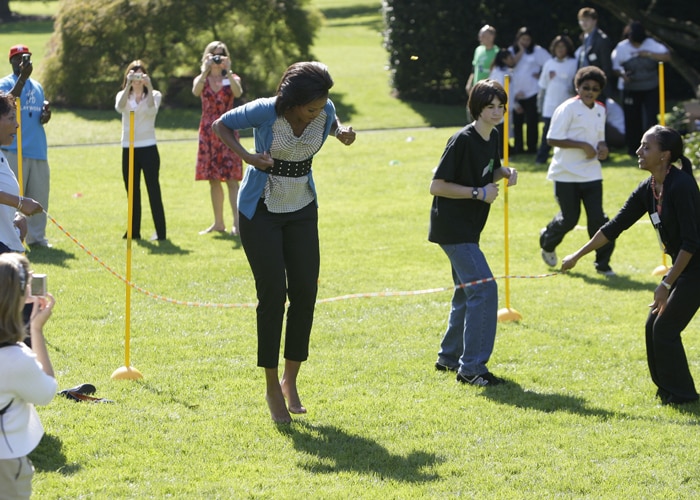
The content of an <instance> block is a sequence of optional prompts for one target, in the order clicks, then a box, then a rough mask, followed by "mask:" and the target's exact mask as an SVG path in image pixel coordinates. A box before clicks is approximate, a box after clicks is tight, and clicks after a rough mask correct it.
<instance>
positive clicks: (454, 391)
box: [0, 0, 700, 499]
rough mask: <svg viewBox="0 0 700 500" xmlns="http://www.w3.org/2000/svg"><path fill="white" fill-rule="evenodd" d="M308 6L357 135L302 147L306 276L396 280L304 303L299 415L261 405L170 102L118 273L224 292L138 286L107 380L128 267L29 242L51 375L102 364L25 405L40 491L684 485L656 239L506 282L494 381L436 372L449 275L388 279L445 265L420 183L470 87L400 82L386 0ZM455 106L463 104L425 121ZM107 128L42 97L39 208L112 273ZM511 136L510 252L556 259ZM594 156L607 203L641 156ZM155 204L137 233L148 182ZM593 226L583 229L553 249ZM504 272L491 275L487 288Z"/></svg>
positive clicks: (497, 233)
mask: <svg viewBox="0 0 700 500" xmlns="http://www.w3.org/2000/svg"><path fill="white" fill-rule="evenodd" d="M316 4H317V5H319V6H320V7H321V8H323V9H324V12H325V13H326V14H327V18H328V19H327V23H326V25H325V26H324V29H323V30H322V32H321V33H320V36H319V39H318V41H317V46H316V48H315V49H314V50H315V53H316V54H317V55H318V57H319V59H321V60H324V61H326V62H328V64H329V66H330V68H331V71H332V74H333V76H334V78H335V80H336V86H335V87H334V92H336V94H334V96H333V97H334V99H336V100H338V101H339V102H340V103H342V106H339V108H340V109H341V110H343V111H344V112H345V114H344V115H343V118H344V119H345V121H346V122H347V123H348V124H352V125H354V126H356V127H357V129H358V133H359V135H358V140H357V142H356V144H355V145H353V146H352V147H350V148H347V147H344V146H342V145H341V144H340V143H338V142H337V141H333V140H331V141H329V143H328V144H327V145H326V146H325V147H324V149H323V150H322V151H321V152H320V153H319V155H318V156H317V159H316V160H315V162H314V170H315V179H316V182H317V187H318V192H319V216H320V220H319V225H320V232H321V259H322V260H321V276H320V291H319V298H320V299H326V298H334V297H338V296H342V295H346V294H368V293H375V292H383V293H386V294H387V295H389V296H385V297H373V298H369V297H367V298H354V299H349V300H342V301H337V302H328V303H321V304H319V305H318V306H317V309H316V311H317V312H316V318H315V324H314V330H313V334H312V337H311V356H310V358H309V361H308V362H307V363H305V364H304V366H303V368H302V372H301V379H300V393H301V396H302V400H303V402H304V404H305V405H306V406H307V407H308V409H309V413H308V414H307V415H305V416H300V417H297V418H296V419H295V422H294V423H293V424H292V425H290V426H281V427H278V426H275V425H274V424H272V422H271V421H270V418H269V414H268V411H267V407H266V405H265V402H264V399H263V394H264V382H263V373H262V371H261V370H260V369H259V368H256V367H255V349H256V339H255V311H254V309H252V308H250V307H247V305H249V304H250V303H252V302H254V301H255V292H254V283H253V279H252V276H251V273H250V270H249V268H248V265H247V262H246V259H245V256H244V253H243V250H242V248H241V247H240V244H239V241H238V240H237V239H235V238H231V237H223V236H199V235H198V234H197V232H198V231H199V230H200V229H203V228H205V227H207V226H208V225H209V224H210V223H211V218H212V214H211V208H210V205H209V193H208V187H207V185H206V184H204V183H197V182H194V162H195V156H196V141H195V138H196V125H197V120H198V114H197V113H196V112H189V111H186V112H179V111H173V110H163V111H162V112H161V113H160V116H159V122H158V123H159V129H158V136H159V139H160V144H159V149H160V153H161V157H162V167H161V186H162V188H163V198H164V205H165V211H166V216H167V221H168V235H169V240H168V241H166V242H155V243H150V242H147V241H141V242H134V243H133V245H132V258H133V263H132V281H133V282H134V283H135V284H136V285H138V286H140V287H143V288H144V289H145V290H147V291H148V292H149V293H151V294H155V295H159V296H162V297H166V298H168V299H172V300H177V301H184V302H195V303H200V304H204V305H206V304H220V305H222V307H206V306H204V305H201V306H199V307H197V306H194V305H187V306H186V305H176V304H173V303H169V302H167V301H165V300H161V299H158V298H153V297H150V296H147V295H145V294H143V293H139V292H137V291H136V290H133V291H132V292H131V306H130V314H131V322H130V324H129V332H130V335H131V349H130V361H131V365H132V366H133V367H135V368H137V369H138V370H140V371H141V372H142V373H143V376H144V378H143V379H141V380H138V381H124V380H113V379H112V378H111V374H112V372H113V371H114V370H116V369H117V368H119V367H121V366H123V365H124V364H125V351H124V339H125V332H126V330H127V326H126V322H125V314H126V310H127V309H126V304H125V302H126V286H125V285H124V283H123V282H121V281H120V280H119V279H118V278H117V277H115V276H114V274H112V273H110V272H109V271H108V270H106V269H105V268H104V267H103V266H101V265H100V264H99V263H98V262H96V261H95V260H94V259H93V258H92V257H90V256H89V255H88V254H87V253H86V252H85V251H83V250H82V249H81V248H80V247H79V246H78V245H76V244H75V243H74V242H73V241H72V240H71V239H69V238H68V237H67V236H66V235H65V234H64V233H62V232H61V231H60V230H59V228H58V227H57V226H55V225H53V224H51V225H50V227H49V238H50V239H51V241H52V242H53V244H54V247H53V248H52V249H48V250H47V249H39V250H34V251H32V252H30V253H29V258H30V260H31V261H32V263H33V267H34V269H35V271H37V272H44V273H47V274H48V277H49V289H50V291H51V292H52V293H53V294H54V295H55V296H56V298H57V305H56V309H55V311H54V316H53V318H52V319H51V321H50V323H49V324H48V325H47V327H46V336H47V338H48V341H49V343H50V346H49V352H50V354H51V357H52V361H53V364H54V367H55V369H56V372H57V378H58V381H59V386H60V388H62V389H63V388H68V387H72V386H74V385H77V384H80V383H84V382H90V383H93V384H94V385H96V386H97V389H98V392H97V396H100V397H105V398H109V399H111V400H113V401H114V403H113V404H89V403H74V402H72V401H68V400H66V399H64V398H61V397H57V398H56V399H55V400H54V401H53V402H52V403H51V404H49V405H48V406H46V407H42V408H40V409H39V412H40V415H41V418H42V421H43V424H44V426H45V429H46V435H45V437H44V439H43V440H42V443H41V444H40V445H39V447H38V448H37V449H36V450H35V451H34V452H33V453H32V455H31V457H32V460H33V461H34V464H35V467H36V469H37V475H36V477H35V482H34V489H35V496H36V498H41V499H44V498H46V499H54V498H56V499H58V498H100V499H101V498H165V497H172V498H221V499H228V498H303V497H307V498H396V499H399V498H400V499H404V498H423V497H426V498H444V497H458V496H460V497H466V498H554V497H563V498H610V499H617V498H696V497H697V496H698V494H700V480H699V479H698V472H699V471H700V459H699V454H698V451H697V450H698V448H699V447H700V437H699V436H698V434H697V433H696V429H697V426H698V424H700V419H699V418H698V417H699V415H700V404H694V405H689V406H686V407H682V408H673V407H665V406H661V405H660V404H659V403H658V401H657V400H655V399H654V392H655V390H654V387H653V385H652V383H651V381H650V378H649V374H648V369H647V366H646V357H645V351H644V331H643V325H644V320H645V318H646V314H647V312H648V307H647V305H648V304H649V303H650V302H651V300H652V293H653V289H654V287H655V285H656V284H657V283H658V281H659V279H660V278H659V277H655V276H652V275H651V271H652V269H654V268H655V267H656V266H657V265H659V264H660V263H661V254H660V251H659V249H658V244H657V242H656V237H655V235H654V232H653V230H652V228H651V227H650V225H649V224H648V223H647V222H646V221H643V222H640V223H639V224H637V225H635V226H634V227H633V228H631V229H630V230H629V231H628V232H627V233H625V234H624V235H623V236H622V238H621V239H620V240H619V241H618V245H617V248H616V251H615V254H614V255H613V261H612V265H613V267H614V269H615V271H617V272H618V274H619V276H618V277H616V278H612V279H606V278H603V277H601V276H599V275H597V274H596V273H595V271H594V269H593V263H592V258H591V257H587V258H586V259H584V260H583V261H581V262H580V263H579V265H578V266H577V268H576V269H575V270H574V271H573V272H571V273H568V274H567V275H556V276H551V277H542V278H518V279H512V280H510V290H511V294H510V303H511V307H512V308H514V309H516V310H518V311H519V312H520V313H521V314H522V317H523V318H522V320H521V321H519V322H506V323H501V324H499V332H498V335H497V339H496V348H495V351H494V355H493V357H492V360H491V361H490V363H489V366H490V368H491V369H492V370H493V371H494V373H496V374H497V375H499V376H502V377H505V378H506V379H508V381H509V383H508V384H507V385H505V386H499V387H493V388H490V389H478V388H471V387H464V386H462V385H459V384H457V383H456V382H455V380H454V378H453V377H452V376H449V375H446V374H442V373H437V372H435V371H434V369H433V366H432V364H433V362H434V361H435V358H436V353H437V349H438V346H439V342H440V339H441V336H442V333H443V331H444V328H445V326H446V318H447V314H448V310H449V300H450V296H451V293H450V291H442V292H436V293H430V294H421V295H401V296H397V294H392V293H393V292H403V291H420V290H427V289H432V288H449V286H450V282H451V280H450V272H449V263H448V260H447V258H446V257H445V256H444V255H443V254H442V252H441V251H440V250H439V248H438V247H437V246H436V245H433V244H430V243H429V242H428V241H427V229H428V215H429V214H428V212H429V206H430V201H431V198H430V196H429V194H428V185H429V183H430V179H431V175H432V174H431V170H432V169H433V167H434V166H435V165H436V163H437V161H438V160H439V158H440V155H441V153H442V150H443V147H444V145H445V142H446V141H447V139H448V138H449V136H450V135H451V134H452V133H453V132H454V131H456V130H457V128H458V127H459V126H460V125H461V123H459V121H460V120H461V117H462V116H463V109H451V110H447V109H441V108H430V109H428V107H426V111H421V109H420V108H419V107H416V106H411V105H407V104H404V103H400V102H398V101H395V100H394V99H393V98H391V96H390V95H389V91H388V86H387V84H386V82H387V74H386V72H385V71H384V70H383V64H384V60H385V54H384V53H383V49H382V48H381V37H380V36H379V34H378V31H379V30H380V17H379V10H378V9H379V2H376V1H372V2H370V1H367V0H335V1H334V0H317V1H316ZM1 41H3V39H2V38H0V42H1ZM351 56H353V57H351ZM355 58H356V59H357V60H355ZM443 112H444V113H443ZM449 113H452V114H453V116H454V117H455V121H454V122H451V121H449V120H448V119H447V118H445V120H446V121H445V122H444V123H443V125H445V126H442V127H439V128H433V127H430V125H434V124H435V122H434V118H431V117H434V116H442V115H444V116H447V115H448V114H449ZM345 117H347V118H345ZM457 117H459V118H457ZM119 127H120V125H119V115H117V114H116V113H104V114H103V115H101V114H98V113H94V114H91V113H88V112H84V111H76V110H57V111H56V112H55V116H54V119H53V120H52V121H51V123H50V124H49V125H48V134H49V141H50V143H51V144H52V147H51V150H50V162H51V167H52V191H51V206H50V209H49V213H50V214H51V215H52V216H53V217H54V218H55V219H56V220H57V221H58V223H60V224H61V225H62V226H63V227H64V228H65V230H67V231H68V232H70V233H71V234H72V235H73V237H74V238H76V239H77V240H78V241H79V242H80V243H81V244H82V245H84V247H85V248H87V249H89V251H90V252H91V253H93V254H94V255H95V256H97V257H98V258H99V259H101V260H102V261H103V262H104V263H105V265H106V266H108V267H109V268H110V269H111V270H112V271H113V272H114V273H116V274H119V275H123V274H124V273H125V267H126V253H127V252H126V243H125V241H124V240H123V239H122V238H121V236H122V234H123V232H124V229H125V226H126V217H127V207H126V196H125V193H124V188H123V184H122V180H121V173H120V154H121V151H120V147H119V145H118V143H117V141H118V138H119V130H120V129H119ZM403 127H407V128H403ZM247 141H249V139H248V140H247ZM75 144H79V146H75ZM91 144H94V145H91ZM248 144H250V142H248ZM512 160H513V161H512V162H511V163H512V165H513V166H515V167H517V168H518V169H519V171H520V180H519V183H518V186H516V187H514V188H512V189H509V193H508V194H509V204H508V221H509V229H510V230H509V236H510V238H509V245H508V248H509V252H510V261H509V264H510V273H511V274H512V275H525V276H536V275H541V274H544V273H548V272H550V271H551V270H550V269H549V268H547V267H546V266H545V265H544V263H543V262H542V260H541V258H540V256H539V247H538V236H537V235H538V231H539V229H540V228H541V227H542V226H543V225H545V224H546V223H547V222H548V221H549V220H550V218H551V217H552V216H553V215H554V213H555V212H556V203H555V200H554V197H553V193H552V185H551V183H549V182H547V181H546V180H545V172H544V170H543V169H541V168H537V167H536V166H535V165H534V164H533V163H532V162H530V161H529V160H530V159H529V158H528V159H527V161H525V160H526V159H524V158H518V157H516V158H514V159H512ZM604 176H605V207H606V209H607V211H608V213H609V215H613V214H614V213H615V212H616V210H617V209H618V208H619V207H620V206H621V204H622V203H623V202H624V200H625V199H626V197H627V195H628V194H629V192H631V191H632V189H633V188H634V187H635V186H636V185H637V184H638V182H639V181H641V180H642V179H643V178H644V177H645V176H644V173H642V172H640V171H638V169H637V168H636V165H635V164H634V163H633V162H632V161H631V160H630V159H628V158H627V157H625V156H623V155H617V156H615V157H614V158H613V160H612V161H609V162H607V163H606V164H605V167H604ZM144 202H145V200H144ZM143 212H144V213H143V223H142V225H143V229H142V234H143V235H144V236H146V237H147V236H148V235H150V234H151V231H152V230H153V225H152V220H151V217H150V212H149V210H148V207H147V205H145V206H144V210H143ZM227 220H228V221H229V224H230V216H228V219H227ZM581 224H584V225H585V220H584V219H583V218H582V220H581ZM503 226H504V204H503V197H501V198H499V200H497V201H496V202H495V203H494V205H493V208H492V212H491V216H490V219H489V222H488V224H487V227H486V229H485V231H484V234H483V237H482V242H481V245H482V248H483V250H484V252H485V253H486V255H487V257H488V259H489V262H490V264H491V267H492V269H493V272H494V273H495V274H496V275H497V276H501V275H503V274H504V269H505V258H504V249H505V248H504V246H505V243H504V230H503ZM586 239H587V235H586V234H585V230H580V229H577V230H575V231H573V232H572V233H571V234H570V235H568V236H567V238H566V240H565V241H564V243H563V244H562V245H561V247H560V248H559V249H558V252H559V254H560V257H562V256H564V255H565V254H566V253H568V252H570V251H573V250H575V249H576V248H578V246H580V245H581V244H582V243H583V242H585V241H586ZM504 289H505V282H504V281H503V280H502V279H499V294H500V307H504V303H505V296H504ZM223 306H229V307H223ZM236 306H240V307H236ZM698 333H700V322H699V320H698V319H697V318H696V319H694V320H693V321H692V323H691V324H690V325H689V326H688V328H687V329H686V333H685V336H684V339H685V345H686V350H687V353H688V358H689V361H690V365H691V371H693V372H694V373H696V374H699V373H700V338H699V337H698Z"/></svg>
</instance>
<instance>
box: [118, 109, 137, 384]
mask: <svg viewBox="0 0 700 500" xmlns="http://www.w3.org/2000/svg"><path fill="white" fill-rule="evenodd" d="M127 191H128V199H129V208H128V211H127V225H126V281H127V283H126V312H125V314H124V318H125V332H124V366H122V367H121V368H117V369H116V370H115V371H114V373H112V378H113V379H122V380H123V379H128V380H135V379H139V378H143V375H141V372H139V371H138V370H137V369H136V368H133V367H132V366H131V365H130V363H129V361H130V360H129V352H130V344H131V285H130V283H131V236H132V233H131V225H132V221H133V216H134V112H133V111H131V112H130V113H129V176H128V181H127Z"/></svg>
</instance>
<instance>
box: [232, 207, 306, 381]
mask: <svg viewBox="0 0 700 500" xmlns="http://www.w3.org/2000/svg"><path fill="white" fill-rule="evenodd" d="M240 234H241V243H242V244H243V249H244V250H245V254H246V257H247V258H248V263H249V264H250V268H251V270H252V271H253V276H254V277H255V289H256V292H257V298H258V307H257V309H256V312H257V325H258V366H262V367H265V368H276V367H277V366H278V365H279V352H280V344H281V340H282V322H283V319H284V306H285V302H286V301H287V297H288V298H289V308H288V310H287V326H286V332H285V342H284V358H285V359H288V360H290V361H306V359H307V358H308V357H309V337H310V335H311V325H312V324H313V319H314V308H315V306H316V294H317V291H318V273H319V267H320V255H319V243H318V210H317V208H316V204H315V202H312V203H310V204H309V205H307V206H306V207H304V208H302V209H301V210H297V211H296V212H291V213H282V214H277V213H271V212H269V211H268V210H267V207H266V206H265V204H264V203H263V202H262V201H261V202H260V203H258V208H257V210H256V212H255V215H254V216H253V219H248V218H247V217H246V216H244V215H243V214H241V216H240Z"/></svg>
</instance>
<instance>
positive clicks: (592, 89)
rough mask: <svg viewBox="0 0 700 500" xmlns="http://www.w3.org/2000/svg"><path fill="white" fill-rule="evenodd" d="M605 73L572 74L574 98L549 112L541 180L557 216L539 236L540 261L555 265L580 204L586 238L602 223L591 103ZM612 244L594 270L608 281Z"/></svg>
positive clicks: (600, 109) (596, 117)
mask: <svg viewBox="0 0 700 500" xmlns="http://www.w3.org/2000/svg"><path fill="white" fill-rule="evenodd" d="M605 83H606V78H605V73H603V71H602V70H601V69H600V68H597V67H595V66H585V67H583V68H581V69H579V70H578V71H577V72H576V76H575V78H574V84H575V86H576V92H577V94H578V95H577V96H576V97H572V98H570V99H568V100H566V101H564V102H563V103H562V104H561V105H560V106H559V107H557V109H556V110H555V111H554V115H553V116H552V123H551V125H550V128H549V132H548V133H547V142H548V143H549V145H550V146H553V147H554V156H553V158H552V161H551V163H550V165H549V170H548V172H547V179H548V180H550V181H554V196H555V197H556V199H557V202H558V203H559V209H560V211H559V213H558V214H557V215H556V216H555V217H554V218H553V219H552V220H551V222H550V223H549V224H547V227H545V228H544V229H542V231H540V247H541V248H542V259H543V260H544V261H545V263H546V264H547V265H549V266H552V267H554V266H556V265H557V255H556V253H555V249H556V247H557V245H559V243H561V242H562V240H563V239H564V236H566V234H567V233H568V232H569V231H571V230H572V229H573V228H574V227H575V226H576V224H577V223H578V220H579V217H580V215H581V203H583V206H584V208H585V210H586V218H587V219H588V234H589V236H590V237H593V235H594V234H595V233H596V231H598V229H600V227H601V226H602V225H603V224H605V223H606V222H607V221H608V217H607V215H605V212H604V211H603V171H602V167H601V164H600V160H604V159H606V158H607V157H608V146H607V144H606V143H605V106H604V105H603V104H602V103H601V102H598V101H597V100H596V99H597V98H598V96H599V95H600V93H601V92H602V90H603V87H605ZM613 249H614V242H612V241H611V242H610V243H608V244H607V245H605V246H604V247H602V248H600V249H598V250H597V251H596V259H595V267H596V270H597V271H598V272H599V273H600V274H603V275H605V276H614V275H615V273H614V272H613V270H612V269H611V268H610V256H611V255H612V252H613Z"/></svg>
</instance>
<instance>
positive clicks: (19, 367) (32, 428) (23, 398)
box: [0, 342, 57, 460]
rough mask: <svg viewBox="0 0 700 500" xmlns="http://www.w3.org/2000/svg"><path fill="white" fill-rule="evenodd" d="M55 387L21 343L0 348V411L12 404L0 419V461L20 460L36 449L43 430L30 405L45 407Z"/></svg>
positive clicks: (52, 380) (54, 381)
mask: <svg viewBox="0 0 700 500" xmlns="http://www.w3.org/2000/svg"><path fill="white" fill-rule="evenodd" d="M56 387H57V384H56V379H55V378H53V377H50V376H48V375H47V374H46V373H44V370H43V369H42V367H41V363H39V361H37V359H36V354H34V352H33V351H32V350H31V349H30V348H29V347H27V346H26V345H24V344H23V343H21V342H20V343H18V344H17V345H13V346H8V347H0V409H2V408H5V406H7V404H8V403H10V401H11V402H12V403H11V404H10V406H9V408H7V410H6V411H5V414H4V415H3V416H2V417H0V418H2V431H0V459H3V460H5V459H8V458H18V457H24V456H26V455H28V454H29V452H30V451H32V450H33V449H34V448H36V446H37V445H38V444H39V441H40V440H41V436H42V435H43V434H44V428H43V427H42V425H41V422H40V421H39V415H38V414H37V412H36V409H35V408H34V405H35V404H37V405H47V404H49V402H50V401H51V400H52V399H53V396H54V394H56ZM8 444H9V446H8Z"/></svg>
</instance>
